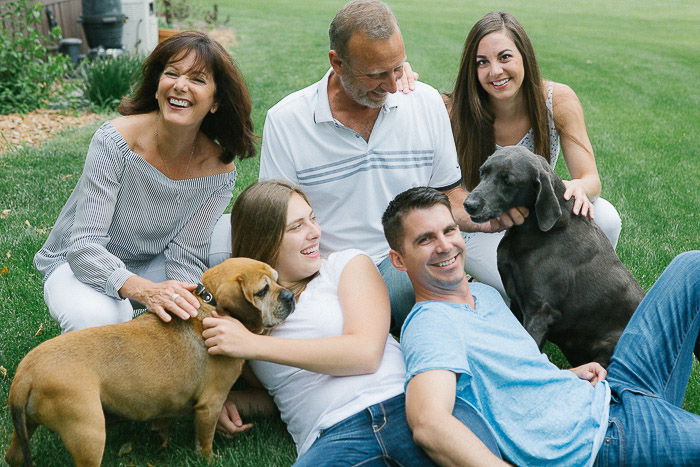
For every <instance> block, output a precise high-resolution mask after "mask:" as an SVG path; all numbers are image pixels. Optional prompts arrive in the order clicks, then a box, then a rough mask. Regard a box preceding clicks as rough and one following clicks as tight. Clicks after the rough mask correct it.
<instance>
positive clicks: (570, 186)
mask: <svg viewBox="0 0 700 467" xmlns="http://www.w3.org/2000/svg"><path fill="white" fill-rule="evenodd" d="M562 182H564V186H565V187H566V191H564V199H565V200H567V201H568V200H569V199H570V198H571V196H573V197H574V209H573V210H572V212H573V213H574V214H575V215H577V216H578V215H581V216H588V217H590V218H591V219H594V218H595V207H594V206H593V203H591V200H590V199H588V195H587V194H586V190H585V189H584V187H583V184H582V183H581V181H580V180H562Z"/></svg>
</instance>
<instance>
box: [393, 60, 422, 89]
mask: <svg viewBox="0 0 700 467" xmlns="http://www.w3.org/2000/svg"><path fill="white" fill-rule="evenodd" d="M418 76H419V75H418V73H416V72H415V71H413V68H411V64H410V63H408V62H404V63H403V74H402V75H401V78H399V79H397V80H396V91H397V92H403V93H404V94H408V93H409V92H411V91H415V90H416V81H418Z"/></svg>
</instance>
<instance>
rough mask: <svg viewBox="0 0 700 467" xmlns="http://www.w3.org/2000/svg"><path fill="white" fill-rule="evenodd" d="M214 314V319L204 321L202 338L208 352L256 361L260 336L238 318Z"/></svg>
mask: <svg viewBox="0 0 700 467" xmlns="http://www.w3.org/2000/svg"><path fill="white" fill-rule="evenodd" d="M212 314H213V315H214V317H212V318H204V319H203V320H202V326H204V331H203V332H202V337H204V345H206V346H207V347H208V352H209V353H210V354H211V355H226V356H227V357H233V358H243V359H246V360H249V359H255V351H254V350H253V349H254V348H255V339H256V338H258V337H260V336H258V335H257V334H253V333H252V332H250V331H249V330H248V329H247V328H246V327H245V326H243V323H241V322H240V321H238V320H237V319H236V318H232V317H230V316H220V315H218V314H216V312H215V311H214V312H212Z"/></svg>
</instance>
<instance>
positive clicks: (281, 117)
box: [260, 0, 522, 333]
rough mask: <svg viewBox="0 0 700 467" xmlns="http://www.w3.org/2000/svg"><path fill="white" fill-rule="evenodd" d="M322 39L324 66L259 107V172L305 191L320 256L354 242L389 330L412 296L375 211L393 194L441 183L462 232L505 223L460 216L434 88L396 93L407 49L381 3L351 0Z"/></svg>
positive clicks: (455, 175) (452, 156) (453, 165)
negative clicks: (262, 110)
mask: <svg viewBox="0 0 700 467" xmlns="http://www.w3.org/2000/svg"><path fill="white" fill-rule="evenodd" d="M329 36H330V47H331V50H330V52H329V54H328V56H329V59H330V64H331V69H330V70H328V72H327V73H326V74H325V76H324V77H323V78H322V79H321V80H320V81H319V82H317V83H314V84H312V85H311V86H309V87H307V88H304V89H302V90H300V91H297V92H295V93H293V94H291V95H289V96H287V97H285V98H284V99H282V100H281V101H280V102H279V103H277V104H276V105H275V106H274V107H272V108H271V109H270V110H269V111H268V113H267V118H266V120H265V127H264V130H263V140H262V153H261V159H260V178H261V179H282V180H287V181H289V182H291V183H294V184H296V185H298V186H299V187H301V188H302V189H303V190H304V192H305V193H306V194H307V195H308V197H309V199H310V200H311V204H312V206H313V208H314V211H315V213H316V216H317V218H318V220H319V223H320V225H321V227H322V228H323V236H322V238H321V250H322V253H324V254H327V253H328V252H330V251H338V250H343V249H347V248H350V247H352V248H360V249H362V250H364V251H366V252H367V253H368V254H369V255H370V256H371V257H372V258H373V260H374V261H375V264H377V266H378V268H379V271H380V272H381V274H382V276H383V277H384V280H385V282H386V283H387V286H388V288H389V294H390V297H391V304H392V332H394V333H397V332H398V331H399V329H400V326H401V323H402V322H403V320H404V318H405V317H406V315H407V314H408V312H409V311H410V309H411V307H412V306H413V300H414V299H413V289H412V287H411V284H410V281H409V280H408V277H407V276H406V274H405V273H404V272H403V271H398V270H396V269H395V268H394V267H393V266H392V265H391V263H390V261H389V260H388V257H387V255H388V252H389V246H388V244H387V243H386V240H385V239H384V234H383V231H382V224H381V217H382V213H383V212H384V209H385V208H386V206H387V205H388V204H389V201H391V200H392V199H393V198H394V196H396V195H397V194H398V193H401V192H402V191H404V190H406V189H408V188H411V187H415V186H430V187H433V188H436V189H438V190H441V191H443V192H445V193H446V194H447V195H448V197H449V198H450V201H451V203H452V206H453V210H454V215H455V218H456V219H457V220H458V222H459V225H460V227H461V228H462V230H465V231H496V230H501V229H502V228H503V227H504V225H505V226H510V225H512V222H513V221H512V219H510V217H509V218H508V220H504V221H503V224H504V225H501V224H500V223H495V222H494V223H490V224H474V223H472V222H471V220H470V219H469V217H468V216H467V215H466V212H465V211H464V208H463V207H462V203H463V201H464V198H465V196H466V193H465V192H464V190H463V189H462V188H461V172H460V169H459V165H458V162H457V156H456V152H455V146H454V140H453V138H452V129H451V127H450V122H449V117H448V115H447V111H446V110H445V106H444V104H443V101H442V99H441V97H440V95H439V93H438V92H437V91H436V90H435V89H433V88H432V87H430V86H428V85H426V84H424V83H420V82H417V83H416V84H415V91H414V92H411V93H409V94H404V93H400V92H398V93H397V92H396V91H397V80H399V79H400V78H401V76H402V73H403V65H404V61H405V59H406V56H405V50H404V44H403V38H402V36H401V31H400V30H399V27H398V23H397V22H396V18H395V17H394V15H393V13H392V12H391V10H390V9H389V7H388V6H387V5H386V4H384V3H382V2H379V1H376V0H356V1H352V2H350V3H348V4H346V5H345V6H344V7H343V8H342V9H341V10H340V11H339V12H338V13H337V15H336V16H335V19H334V20H333V22H332V23H331V26H330V29H329ZM509 221H510V222H511V224H508V222H509ZM520 222H522V220H520ZM520 222H518V223H520Z"/></svg>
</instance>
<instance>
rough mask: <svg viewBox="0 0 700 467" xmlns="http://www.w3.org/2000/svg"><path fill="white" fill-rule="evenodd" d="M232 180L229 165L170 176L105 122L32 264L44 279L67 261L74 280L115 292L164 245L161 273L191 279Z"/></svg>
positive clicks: (227, 198)
mask: <svg viewBox="0 0 700 467" xmlns="http://www.w3.org/2000/svg"><path fill="white" fill-rule="evenodd" d="M235 181H236V172H235V171H232V172H229V173H223V174H217V175H210V176H207V177H200V178H192V179H187V180H171V179H169V178H168V177H166V176H165V175H163V174H162V173H161V172H160V171H158V170H157V169H156V168H155V167H153V166H152V165H150V164H149V163H148V162H146V161H145V160H144V159H143V158H142V157H141V156H139V155H138V154H136V153H134V152H133V151H131V149H130V148H129V146H128V144H127V142H126V141H125V140H124V138H123V137H122V135H121V134H120V133H119V132H118V131H117V130H116V128H114V127H113V126H112V125H111V123H109V122H107V123H105V124H104V125H102V126H101V127H100V128H99V129H98V130H97V131H96V132H95V135H94V136H93V138H92V142H91V143H90V148H89V149H88V154H87V157H86V160H85V167H84V169H83V174H82V175H81V177H80V179H79V180H78V183H77V185H76V187H75V189H74V190H73V193H72V194H71V195H70V197H69V198H68V201H67V202H66V205H65V206H64V207H63V209H62V210H61V213H60V214H59V216H58V220H57V221H56V224H55V225H54V227H53V229H52V230H51V234H50V235H49V238H48V239H47V240H46V243H44V246H43V247H42V248H41V250H39V251H38V252H37V254H36V255H35V256H34V266H35V267H36V268H37V269H38V270H39V272H40V273H41V274H42V275H43V276H44V280H46V279H47V278H48V277H49V275H50V274H51V273H52V272H53V271H54V269H56V268H57V267H58V266H60V265H61V264H63V263H65V262H68V263H69V264H70V267H71V270H72V271H73V273H74V274H75V276H76V277H77V278H78V279H79V280H80V281H82V282H84V283H86V284H88V285H89V286H91V287H93V288H94V289H96V290H98V291H101V292H103V293H105V294H107V295H109V296H110V297H115V298H118V297H119V289H120V288H121V287H122V285H123V284H124V282H125V281H126V280H127V279H128V278H129V277H130V276H132V275H133V274H134V272H133V271H138V270H139V269H141V268H142V267H143V266H145V265H146V264H147V263H149V262H150V261H151V260H152V259H153V258H154V257H155V256H157V255H159V254H161V253H164V254H165V260H166V261H165V262H166V266H165V270H166V276H167V278H168V279H174V280H181V281H187V282H197V281H198V280H199V278H200V276H201V274H202V272H203V271H204V270H205V269H206V267H207V265H206V258H207V253H208V249H209V239H210V237H211V232H212V230H213V228H214V224H215V223H216V220H217V219H218V218H219V216H220V215H221V214H222V213H223V211H224V209H226V207H227V206H228V203H229V202H230V200H231V196H232V189H233V186H234V184H235Z"/></svg>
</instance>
